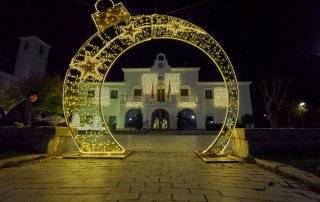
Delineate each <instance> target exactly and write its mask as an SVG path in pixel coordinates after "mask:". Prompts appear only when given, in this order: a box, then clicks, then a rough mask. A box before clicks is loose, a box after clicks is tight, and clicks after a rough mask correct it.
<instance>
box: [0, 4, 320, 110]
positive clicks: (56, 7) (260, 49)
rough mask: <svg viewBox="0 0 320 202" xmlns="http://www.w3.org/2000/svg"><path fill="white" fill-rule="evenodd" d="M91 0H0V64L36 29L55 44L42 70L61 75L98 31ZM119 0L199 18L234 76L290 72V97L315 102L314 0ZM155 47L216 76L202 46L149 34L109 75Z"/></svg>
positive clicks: (317, 22)
mask: <svg viewBox="0 0 320 202" xmlns="http://www.w3.org/2000/svg"><path fill="white" fill-rule="evenodd" d="M94 2H95V1H94V0H53V1H49V0H1V4H0V21H1V31H0V35H1V38H0V42H1V43H0V44H1V46H0V69H1V70H4V71H7V72H12V71H13V64H14V60H15V56H16V51H17V45H18V37H19V36H29V35H36V36H39V37H40V38H41V39H43V40H44V41H46V42H47V43H49V44H50V45H51V46H52V47H53V48H52V50H51V53H50V58H49V64H48V73H50V74H58V75H61V76H63V75H64V72H65V71H66V69H67V67H68V63H69V62H70V60H71V58H72V56H73V55H74V54H75V53H76V51H77V49H78V48H79V47H80V46H81V44H82V43H83V42H84V41H85V40H86V39H88V38H89V37H90V36H91V35H93V34H94V33H95V32H96V28H95V26H94V24H93V22H92V21H91V18H90V14H92V13H93V12H94V7H93V4H94ZM106 2H107V1H106ZM114 2H115V3H117V2H119V1H116V0H115V1H114ZM122 2H123V4H124V5H125V6H126V7H127V9H128V10H129V12H130V13H131V14H132V15H135V14H152V13H154V12H157V13H160V14H169V15H173V16H176V17H179V18H183V19H186V20H188V21H190V22H193V23H195V24H197V25H198V26H200V27H202V28H204V29H205V30H206V31H208V32H209V33H210V34H211V35H213V36H214V37H215V39H216V40H217V41H218V42H219V43H220V44H221V45H222V46H223V47H224V49H225V50H226V52H227V53H228V55H229V56H230V58H231V60H232V63H233V65H234V67H235V71H236V73H237V75H238V77H239V80H251V81H253V82H255V81H257V80H259V79H261V78H263V77H264V76H266V75H272V74H285V75H288V76H290V77H292V78H293V79H294V82H293V85H292V87H291V94H290V99H295V100H299V99H301V100H305V101H307V102H310V103H312V105H317V106H318V107H319V102H320V98H319V97H320V96H319V91H318V86H319V84H318V80H319V79H318V78H319V76H320V70H319V67H320V48H319V46H320V1H319V0H314V1H312V0H304V1H292V0H277V1H273V0H267V1H266V0H265V1H262V0H256V1H252V0H248V1H240V0H228V1H222V0H219V1H218V0H207V1H205V0H204V1H201V0H198V1H195V0H193V1H192V0H176V1H173V0H127V1H122ZM158 52H164V53H165V54H166V55H167V58H168V60H169V63H170V64H171V66H200V67H202V70H201V75H200V78H201V79H202V80H212V79H215V80H217V79H219V76H218V74H217V73H216V71H215V69H214V68H212V65H213V64H212V63H210V61H209V60H208V58H206V56H205V55H204V54H203V53H201V52H200V51H198V50H195V49H194V48H191V47H189V46H188V45H186V44H183V43H180V42H174V41H153V42H148V43H145V44H143V45H140V46H137V47H135V48H134V49H131V50H129V51H128V52H127V53H126V54H125V55H123V56H122V57H121V58H120V59H119V60H118V62H117V64H116V65H115V66H114V68H113V70H112V72H111V78H112V79H114V80H121V78H122V73H121V71H120V67H123V66H126V67H127V66H130V67H142V66H146V67H147V66H150V65H152V63H153V60H154V57H155V55H156V53H158ZM212 75H214V76H212ZM253 91H254V90H253ZM253 97H254V98H253V99H255V97H256V95H255V94H254V96H253Z"/></svg>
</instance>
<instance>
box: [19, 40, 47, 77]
mask: <svg viewBox="0 0 320 202" xmlns="http://www.w3.org/2000/svg"><path fill="white" fill-rule="evenodd" d="M19 39H20V45H19V49H18V53H17V59H16V63H15V69H14V76H16V77H17V78H27V77H29V76H31V75H33V74H35V75H38V76H43V75H44V74H45V73H46V67H47V62H48V56H49V50H50V48H51V46H50V45H48V44H47V43H45V42H44V41H42V40H41V39H39V38H38V37H36V36H29V37H20V38H19Z"/></svg>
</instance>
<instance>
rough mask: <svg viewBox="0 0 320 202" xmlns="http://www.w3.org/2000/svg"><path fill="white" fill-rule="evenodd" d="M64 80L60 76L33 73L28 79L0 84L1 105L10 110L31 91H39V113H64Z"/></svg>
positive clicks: (36, 110)
mask: <svg viewBox="0 0 320 202" xmlns="http://www.w3.org/2000/svg"><path fill="white" fill-rule="evenodd" d="M62 88H63V81H62V79H61V78H60V77H58V76H55V77H49V76H44V77H40V76H38V75H32V76H30V77H29V78H27V79H24V80H20V81H17V82H10V83H7V84H4V85H1V86H0V107H2V108H4V109H5V110H6V111H8V110H9V109H10V108H12V107H13V106H14V105H15V104H16V103H17V102H18V101H19V100H21V99H23V98H24V97H26V95H27V94H28V93H29V92H30V91H31V90H34V91H37V92H38V94H39V100H38V102H37V104H36V105H35V107H34V110H35V112H36V113H37V114H39V115H44V116H50V115H54V114H57V115H63V110H62Z"/></svg>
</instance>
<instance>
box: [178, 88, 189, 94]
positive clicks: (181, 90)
mask: <svg viewBox="0 0 320 202" xmlns="http://www.w3.org/2000/svg"><path fill="white" fill-rule="evenodd" d="M180 92H181V96H189V90H188V89H180Z"/></svg>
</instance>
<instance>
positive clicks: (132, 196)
mask: <svg viewBox="0 0 320 202" xmlns="http://www.w3.org/2000/svg"><path fill="white" fill-rule="evenodd" d="M137 199H139V193H110V194H108V195H107V197H106V200H137Z"/></svg>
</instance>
